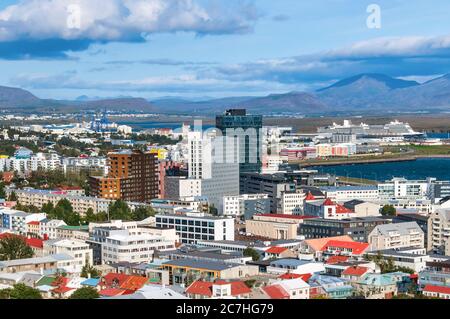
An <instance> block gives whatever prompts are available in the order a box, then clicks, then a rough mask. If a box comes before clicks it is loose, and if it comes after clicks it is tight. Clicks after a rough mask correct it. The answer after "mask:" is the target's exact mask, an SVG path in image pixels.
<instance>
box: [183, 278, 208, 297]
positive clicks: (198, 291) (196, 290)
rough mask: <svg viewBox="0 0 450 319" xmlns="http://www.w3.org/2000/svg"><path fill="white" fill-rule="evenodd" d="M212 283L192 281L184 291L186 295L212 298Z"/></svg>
mask: <svg viewBox="0 0 450 319" xmlns="http://www.w3.org/2000/svg"><path fill="white" fill-rule="evenodd" d="M211 287H212V283H211V282H206V281H200V280H198V281H194V282H193V283H192V284H191V285H190V286H189V287H187V289H186V293H188V294H193V295H202V296H208V297H211V296H212V289H211Z"/></svg>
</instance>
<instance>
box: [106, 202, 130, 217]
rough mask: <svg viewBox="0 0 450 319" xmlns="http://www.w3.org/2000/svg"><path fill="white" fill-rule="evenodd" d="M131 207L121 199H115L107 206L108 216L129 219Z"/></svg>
mask: <svg viewBox="0 0 450 319" xmlns="http://www.w3.org/2000/svg"><path fill="white" fill-rule="evenodd" d="M131 217H132V215H131V209H130V207H128V204H127V203H126V202H124V201H123V200H120V199H119V200H117V201H115V202H114V203H111V204H110V206H109V218H110V219H111V220H114V219H116V220H131V219H132V218H131Z"/></svg>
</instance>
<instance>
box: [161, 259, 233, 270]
mask: <svg viewBox="0 0 450 319" xmlns="http://www.w3.org/2000/svg"><path fill="white" fill-rule="evenodd" d="M163 265H174V266H181V267H191V268H201V269H208V270H216V271H221V270H226V269H230V268H234V267H237V266H241V265H239V264H233V263H223V262H212V261H204V260H195V259H178V260H171V261H168V262H165V263H163Z"/></svg>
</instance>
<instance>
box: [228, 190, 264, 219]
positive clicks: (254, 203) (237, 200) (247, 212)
mask: <svg viewBox="0 0 450 319" xmlns="http://www.w3.org/2000/svg"><path fill="white" fill-rule="evenodd" d="M269 211H270V200H269V195H267V194H241V195H234V196H224V197H223V215H224V216H233V217H244V218H245V219H250V218H251V217H252V216H253V215H255V214H265V213H267V212H269Z"/></svg>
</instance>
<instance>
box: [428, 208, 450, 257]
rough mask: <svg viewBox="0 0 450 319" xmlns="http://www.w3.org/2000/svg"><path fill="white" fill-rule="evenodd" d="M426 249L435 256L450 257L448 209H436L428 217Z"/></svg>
mask: <svg viewBox="0 0 450 319" xmlns="http://www.w3.org/2000/svg"><path fill="white" fill-rule="evenodd" d="M427 249H428V250H429V251H431V252H433V253H435V254H440V255H446V256H449V255H450V209H438V210H436V211H435V212H434V213H432V214H431V215H430V217H429V219H428V241H427Z"/></svg>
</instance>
